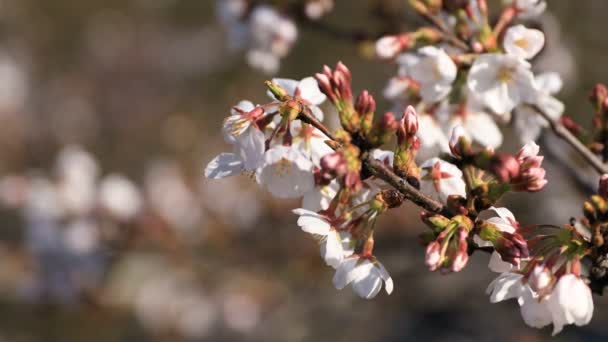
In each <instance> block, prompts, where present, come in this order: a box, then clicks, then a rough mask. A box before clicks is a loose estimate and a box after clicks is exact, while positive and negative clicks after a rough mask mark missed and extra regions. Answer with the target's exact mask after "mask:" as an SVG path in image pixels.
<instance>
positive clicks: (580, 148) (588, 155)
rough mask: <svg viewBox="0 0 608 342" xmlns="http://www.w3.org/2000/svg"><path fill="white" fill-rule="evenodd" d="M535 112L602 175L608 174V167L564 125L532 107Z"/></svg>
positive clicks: (539, 109)
mask: <svg viewBox="0 0 608 342" xmlns="http://www.w3.org/2000/svg"><path fill="white" fill-rule="evenodd" d="M532 107H533V108H534V110H535V111H536V112H537V113H538V114H540V115H541V116H542V117H543V118H545V120H547V121H548V122H549V125H550V126H551V130H552V131H553V132H554V133H555V135H557V136H558V137H559V138H560V139H562V140H564V141H565V142H566V143H568V144H569V145H570V146H571V147H572V148H573V149H574V150H576V152H578V153H579V154H580V155H581V156H582V157H583V158H585V160H586V161H587V162H588V163H589V164H590V165H591V166H592V167H593V168H594V169H595V170H596V171H597V172H599V173H600V174H604V173H608V165H606V164H604V163H603V162H602V160H601V159H600V158H599V157H598V156H597V155H595V154H594V153H593V152H591V150H589V149H588V148H587V146H585V144H583V143H582V142H581V141H580V140H578V138H576V136H574V135H573V134H572V133H571V132H570V131H569V130H568V129H567V128H566V127H565V126H564V125H562V124H561V123H560V122H559V121H557V120H555V119H554V118H552V117H551V116H549V114H547V113H546V112H545V111H543V110H542V109H541V108H539V107H538V106H532Z"/></svg>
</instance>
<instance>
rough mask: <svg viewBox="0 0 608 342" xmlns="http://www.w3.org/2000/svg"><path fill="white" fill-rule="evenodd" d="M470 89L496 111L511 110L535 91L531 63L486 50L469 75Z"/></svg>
mask: <svg viewBox="0 0 608 342" xmlns="http://www.w3.org/2000/svg"><path fill="white" fill-rule="evenodd" d="M467 85H468V87H469V90H470V91H471V92H473V93H475V94H477V96H478V98H479V99H480V100H481V102H482V103H483V104H484V105H486V106H487V107H489V108H490V109H491V110H492V111H494V112H495V113H496V114H505V113H509V112H511V111H512V110H513V109H514V108H515V107H516V106H517V105H518V104H520V103H522V102H523V101H525V100H526V99H528V97H529V96H530V94H533V93H534V75H533V74H532V72H531V71H530V64H528V63H527V62H525V61H524V60H522V59H520V58H517V57H515V56H511V55H502V54H483V55H481V56H479V58H477V60H475V63H473V66H472V67H471V71H470V73H469V76H468V80H467Z"/></svg>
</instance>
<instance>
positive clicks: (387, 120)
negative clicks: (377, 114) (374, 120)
mask: <svg viewBox="0 0 608 342" xmlns="http://www.w3.org/2000/svg"><path fill="white" fill-rule="evenodd" d="M381 127H382V129H383V130H385V131H395V130H397V129H398V128H399V122H398V121H397V119H395V114H393V113H392V112H386V113H384V116H382V121H381Z"/></svg>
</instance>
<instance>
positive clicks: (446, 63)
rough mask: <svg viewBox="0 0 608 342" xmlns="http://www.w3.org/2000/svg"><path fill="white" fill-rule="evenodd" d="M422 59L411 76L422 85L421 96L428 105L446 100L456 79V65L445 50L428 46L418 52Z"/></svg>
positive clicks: (412, 69) (413, 69)
mask: <svg viewBox="0 0 608 342" xmlns="http://www.w3.org/2000/svg"><path fill="white" fill-rule="evenodd" d="M418 54H419V55H420V59H419V61H418V63H416V65H415V66H414V67H412V68H411V71H410V76H411V77H412V78H413V79H414V80H416V82H418V83H419V84H420V95H421V96H422V99H423V100H424V101H426V102H427V103H433V102H437V101H439V100H441V99H443V98H445V97H446V96H447V95H448V94H449V93H450V90H451V89H452V83H453V82H454V80H455V79H456V73H457V69H456V65H455V64H454V62H453V61H452V59H451V58H450V57H449V56H448V55H447V54H446V53H445V51H444V50H443V49H439V48H436V47H434V46H426V47H423V48H421V49H419V50H418Z"/></svg>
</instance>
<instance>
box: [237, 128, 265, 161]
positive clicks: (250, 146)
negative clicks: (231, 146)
mask: <svg viewBox="0 0 608 342" xmlns="http://www.w3.org/2000/svg"><path fill="white" fill-rule="evenodd" d="M237 148H238V149H239V154H240V156H241V160H242V161H243V163H244V166H245V169H246V170H255V169H257V168H258V167H260V165H261V164H262V161H263V160H264V159H263V158H264V150H265V137H264V133H263V132H262V131H260V130H259V129H257V128H254V127H251V128H250V129H248V130H247V131H246V132H245V133H243V134H241V135H240V136H239V137H238V138H237Z"/></svg>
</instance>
